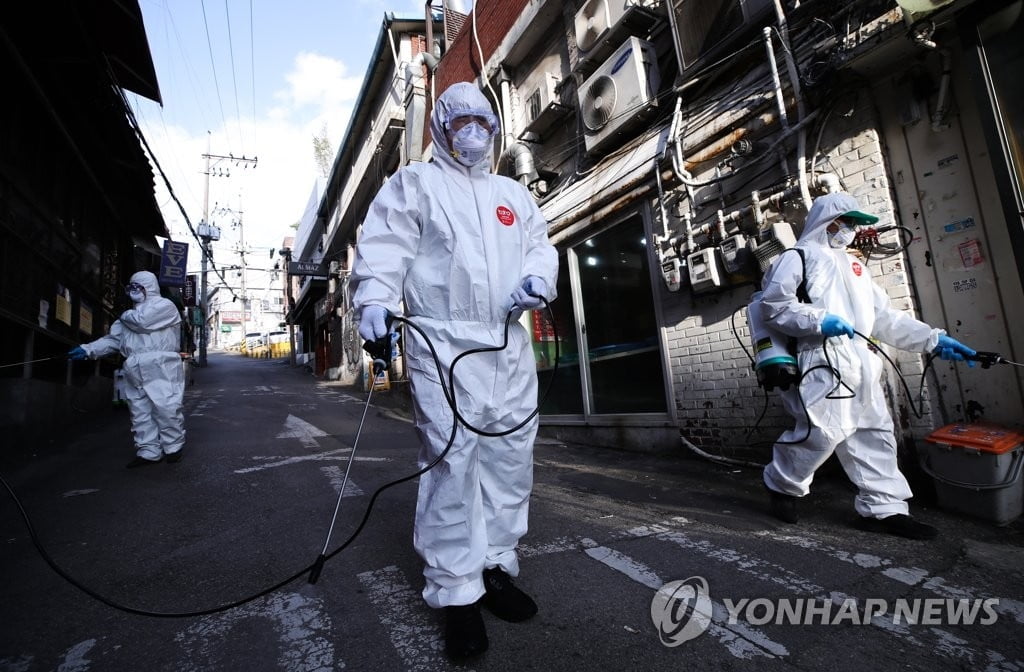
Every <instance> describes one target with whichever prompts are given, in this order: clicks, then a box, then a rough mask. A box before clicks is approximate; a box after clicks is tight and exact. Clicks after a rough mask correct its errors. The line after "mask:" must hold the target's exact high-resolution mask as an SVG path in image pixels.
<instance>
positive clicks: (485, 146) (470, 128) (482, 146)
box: [452, 122, 491, 168]
mask: <svg viewBox="0 0 1024 672" xmlns="http://www.w3.org/2000/svg"><path fill="white" fill-rule="evenodd" d="M490 151H491V134H490V133H488V132H487V131H485V130H484V128H483V127H482V126H481V125H480V124H478V123H476V122H473V123H470V124H466V125H465V126H463V127H462V128H460V129H459V130H458V131H456V132H455V134H454V135H453V136H452V156H454V157H455V160H456V161H458V162H459V163H461V164H462V165H464V166H466V167H467V168H472V167H473V166H475V165H476V164H478V163H480V162H481V161H483V160H484V159H485V158H486V157H487V155H488V154H489V153H490Z"/></svg>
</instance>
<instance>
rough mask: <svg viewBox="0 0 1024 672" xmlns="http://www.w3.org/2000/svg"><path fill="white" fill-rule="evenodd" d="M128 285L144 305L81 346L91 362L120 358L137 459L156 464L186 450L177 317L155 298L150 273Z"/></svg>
mask: <svg viewBox="0 0 1024 672" xmlns="http://www.w3.org/2000/svg"><path fill="white" fill-rule="evenodd" d="M131 282H132V283H136V284H139V285H141V286H142V287H144V288H145V290H146V297H145V299H144V300H142V301H141V302H139V303H136V304H135V307H134V308H131V309H129V310H126V311H125V312H124V313H122V314H121V317H120V318H119V319H118V320H116V321H115V322H114V324H113V325H111V327H110V333H109V334H107V335H106V336H104V337H102V338H98V339H96V340H95V341H93V342H92V343H83V344H82V349H84V350H85V352H86V354H88V355H89V357H90V358H91V359H96V358H98V357H103V356H106V355H110V354H113V353H115V352H120V353H121V354H122V355H124V356H125V358H126V359H125V362H124V366H123V367H122V368H123V370H124V380H125V396H126V397H127V399H128V405H129V408H130V411H131V419H132V434H133V435H134V437H135V449H136V455H138V457H140V458H142V459H144V460H151V461H156V460H160V459H161V458H162V457H163V456H164V455H171V454H173V453H176V452H178V451H179V450H181V449H182V447H183V446H184V445H185V415H184V413H183V412H182V401H183V397H184V394H185V372H184V369H183V368H182V363H181V356H180V355H179V354H178V347H179V344H180V340H181V333H180V327H179V324H180V323H181V313H180V312H179V311H178V308H177V307H176V306H175V305H174V304H173V303H172V302H171V301H170V300H169V299H165V298H164V297H162V296H160V285H159V284H158V283H157V280H156V276H155V275H153V274H152V273H150V272H149V271H139V272H138V273H135V274H134V275H132V278H131Z"/></svg>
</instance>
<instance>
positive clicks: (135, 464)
mask: <svg viewBox="0 0 1024 672" xmlns="http://www.w3.org/2000/svg"><path fill="white" fill-rule="evenodd" d="M151 464H160V460H147V459H146V458H144V457H139V456H138V455H136V456H135V457H133V458H132V461H131V462H129V463H128V464H126V465H124V466H125V468H127V469H138V468H139V467H148V466H149V465H151Z"/></svg>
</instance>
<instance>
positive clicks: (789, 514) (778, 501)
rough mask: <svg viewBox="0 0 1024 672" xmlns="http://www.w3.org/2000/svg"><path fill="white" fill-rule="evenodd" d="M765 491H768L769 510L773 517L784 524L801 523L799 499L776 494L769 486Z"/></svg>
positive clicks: (779, 493) (765, 487)
mask: <svg viewBox="0 0 1024 672" xmlns="http://www.w3.org/2000/svg"><path fill="white" fill-rule="evenodd" d="M764 489H765V490H767V491H768V509H769V510H770V511H771V514H772V515H773V516H775V517H776V518H778V519H779V520H781V521H782V522H784V523H799V522H800V510H799V507H798V502H799V501H800V498H799V497H794V496H792V495H786V494H783V493H781V492H776V491H774V490H772V489H771V488H769V487H768V486H767V485H766V486H764Z"/></svg>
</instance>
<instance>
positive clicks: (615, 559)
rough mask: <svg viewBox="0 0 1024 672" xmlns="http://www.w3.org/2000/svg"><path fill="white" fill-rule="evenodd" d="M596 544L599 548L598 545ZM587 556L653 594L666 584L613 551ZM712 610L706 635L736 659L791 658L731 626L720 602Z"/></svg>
mask: <svg viewBox="0 0 1024 672" xmlns="http://www.w3.org/2000/svg"><path fill="white" fill-rule="evenodd" d="M594 543H595V544H596V542H594ZM585 552H586V554H587V555H588V556H590V557H591V558H593V559H594V560H597V561H598V562H600V563H602V564H604V565H607V566H608V567H611V568H612V569H614V570H615V571H617V572H621V573H622V574H625V575H626V576H628V577H629V578H631V579H633V580H634V581H636V582H637V583H641V584H643V585H645V586H647V587H648V588H650V589H652V590H654V591H657V590H658V589H659V588H661V587H662V586H663V585H665V584H666V583H667V582H666V581H664V580H663V579H661V578H660V577H659V576H658V575H657V574H656V573H655V572H654V570H652V569H651V568H649V567H647V566H646V565H644V564H642V563H640V562H638V561H637V560H634V559H633V558H631V557H629V556H627V555H625V554H623V553H620V552H619V551H616V550H614V549H611V548H607V547H606V546H595V547H594V548H588V549H587V550H586V551H585ZM711 606H712V615H711V624H710V625H709V626H708V629H707V634H709V635H711V636H712V637H714V638H715V639H717V640H718V641H719V642H721V644H722V645H723V646H725V648H726V649H727V650H728V651H729V653H731V654H732V655H733V656H735V657H737V658H743V659H748V660H749V659H751V658H754V657H755V656H763V657H766V658H781V657H783V656H788V655H789V651H788V650H786V647H784V646H783V645H781V644H779V643H778V642H774V641H772V640H771V639H769V638H768V637H767V636H766V635H764V634H763V633H762V632H761V631H759V630H758V629H757V628H754V627H752V626H749V625H746V624H745V623H735V624H730V623H729V622H728V620H729V612H728V610H726V608H725V605H723V604H721V603H720V602H718V601H717V600H712V601H711Z"/></svg>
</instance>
